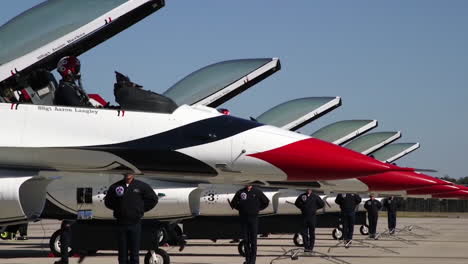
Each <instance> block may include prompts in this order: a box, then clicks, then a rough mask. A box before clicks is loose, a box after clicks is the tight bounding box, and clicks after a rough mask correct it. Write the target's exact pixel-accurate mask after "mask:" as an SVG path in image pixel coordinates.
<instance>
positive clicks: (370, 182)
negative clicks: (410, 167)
mask: <svg viewBox="0 0 468 264" xmlns="http://www.w3.org/2000/svg"><path fill="white" fill-rule="evenodd" d="M358 179H359V180H360V181H362V182H363V183H365V184H366V185H367V186H369V190H370V191H403V190H411V189H418V188H423V187H428V186H433V185H438V184H439V185H440V184H447V183H446V182H444V181H441V180H439V179H437V178H434V177H430V176H428V175H424V174H420V173H416V172H411V171H389V172H385V173H379V174H375V175H371V176H366V177H360V178H358Z"/></svg>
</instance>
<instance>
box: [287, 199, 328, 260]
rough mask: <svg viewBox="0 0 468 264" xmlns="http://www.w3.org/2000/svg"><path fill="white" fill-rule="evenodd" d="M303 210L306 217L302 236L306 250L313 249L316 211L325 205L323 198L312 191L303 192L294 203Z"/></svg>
mask: <svg viewBox="0 0 468 264" xmlns="http://www.w3.org/2000/svg"><path fill="white" fill-rule="evenodd" d="M294 204H295V205H296V207H297V208H299V209H300V210H301V212H302V216H303V217H304V229H303V230H302V238H303V240H304V249H305V251H312V250H313V249H314V244H315V226H316V225H317V217H316V212H317V210H318V209H321V208H323V207H324V206H325V203H324V202H323V200H322V198H320V196H318V195H316V194H315V193H311V194H310V195H309V194H307V193H303V194H301V195H299V197H297V199H296V202H295V203H294Z"/></svg>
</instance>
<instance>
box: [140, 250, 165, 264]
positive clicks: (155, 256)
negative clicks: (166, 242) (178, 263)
mask: <svg viewBox="0 0 468 264" xmlns="http://www.w3.org/2000/svg"><path fill="white" fill-rule="evenodd" d="M169 263H171V259H170V257H169V254H167V252H166V251H165V250H163V249H160V248H157V249H155V250H150V251H148V253H146V255H145V264H169Z"/></svg>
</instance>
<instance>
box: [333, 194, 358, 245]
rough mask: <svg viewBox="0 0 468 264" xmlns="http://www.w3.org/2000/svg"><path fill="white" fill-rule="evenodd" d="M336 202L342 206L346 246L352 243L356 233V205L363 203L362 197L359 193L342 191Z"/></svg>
mask: <svg viewBox="0 0 468 264" xmlns="http://www.w3.org/2000/svg"><path fill="white" fill-rule="evenodd" d="M335 203H336V204H338V205H339V206H340V209H341V220H342V221H343V239H344V241H345V247H349V246H350V245H351V241H352V240H353V233H354V222H355V220H356V206H358V205H359V203H361V197H360V196H359V195H358V194H352V193H347V194H345V195H342V194H341V193H340V194H338V196H337V197H336V199H335Z"/></svg>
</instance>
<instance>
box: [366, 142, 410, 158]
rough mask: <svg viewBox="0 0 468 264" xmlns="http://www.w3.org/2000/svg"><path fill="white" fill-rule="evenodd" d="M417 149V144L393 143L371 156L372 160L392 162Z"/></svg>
mask: <svg viewBox="0 0 468 264" xmlns="http://www.w3.org/2000/svg"><path fill="white" fill-rule="evenodd" d="M418 148H419V143H395V144H390V145H387V146H385V147H383V148H381V149H379V150H377V151H375V152H374V153H372V155H374V158H376V159H378V160H381V161H385V162H394V161H395V160H397V159H400V158H402V157H404V156H406V155H408V154H409V153H411V152H413V151H415V150H417V149H418Z"/></svg>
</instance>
